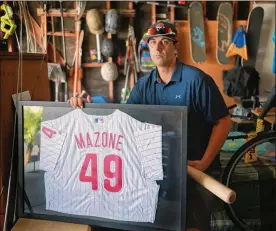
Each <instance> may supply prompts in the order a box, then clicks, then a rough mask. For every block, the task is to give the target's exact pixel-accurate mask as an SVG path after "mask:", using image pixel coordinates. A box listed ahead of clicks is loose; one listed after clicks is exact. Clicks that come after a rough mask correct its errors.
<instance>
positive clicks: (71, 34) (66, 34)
mask: <svg viewBox="0 0 276 231" xmlns="http://www.w3.org/2000/svg"><path fill="white" fill-rule="evenodd" d="M47 35H51V36H62V32H54V33H52V32H48V33H47ZM64 36H65V37H76V34H75V33H73V32H64Z"/></svg>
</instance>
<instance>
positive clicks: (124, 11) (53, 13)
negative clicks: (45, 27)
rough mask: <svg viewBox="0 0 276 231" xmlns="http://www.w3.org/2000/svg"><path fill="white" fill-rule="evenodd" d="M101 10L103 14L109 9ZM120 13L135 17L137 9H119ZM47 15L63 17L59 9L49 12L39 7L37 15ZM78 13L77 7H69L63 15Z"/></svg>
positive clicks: (69, 15)
mask: <svg viewBox="0 0 276 231" xmlns="http://www.w3.org/2000/svg"><path fill="white" fill-rule="evenodd" d="M99 11H100V12H101V13H103V14H106V13H107V11H108V9H99ZM118 11H119V14H121V15H123V16H126V17H135V10H129V9H119V10H118ZM45 14H46V15H47V17H61V13H60V10H59V9H53V8H50V9H49V10H48V11H47V12H45V11H44V10H43V9H37V15H38V16H44V15H45ZM77 15H78V12H77V10H75V9H67V10H64V12H63V17H75V16H77ZM85 15H86V11H85V12H84V14H83V16H82V17H85Z"/></svg>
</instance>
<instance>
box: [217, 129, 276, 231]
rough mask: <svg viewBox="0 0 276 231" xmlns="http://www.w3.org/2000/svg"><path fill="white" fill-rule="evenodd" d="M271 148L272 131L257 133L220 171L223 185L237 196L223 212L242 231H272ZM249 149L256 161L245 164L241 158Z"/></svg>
mask: <svg viewBox="0 0 276 231" xmlns="http://www.w3.org/2000/svg"><path fill="white" fill-rule="evenodd" d="M275 146H276V132H275V131H273V132H272V131H271V132H262V133H259V134H258V135H257V136H256V137H255V138H253V139H252V140H249V141H248V142H246V143H245V144H244V145H242V146H241V147H240V148H239V149H238V150H237V151H236V152H235V153H234V154H233V156H232V157H231V159H230V161H229V162H228V164H227V166H226V168H225V170H224V172H223V175H222V182H223V184H225V185H226V186H228V187H229V188H231V189H233V190H235V191H236V194H237V200H236V201H235V202H234V203H233V204H230V205H229V204H225V205H226V210H227V213H228V215H229V216H230V218H231V219H232V221H233V222H234V224H235V225H236V226H237V227H238V228H240V229H242V230H246V231H257V230H276V219H275V218H276V180H275V177H276V164H275V163H276V160H275V151H276V150H275ZM271 147H272V150H271ZM273 147H274V150H273ZM252 148H255V151H256V154H257V161H256V162H254V163H247V164H246V163H244V160H243V159H244V158H243V157H244V156H245V154H246V153H247V152H248V151H250V150H252Z"/></svg>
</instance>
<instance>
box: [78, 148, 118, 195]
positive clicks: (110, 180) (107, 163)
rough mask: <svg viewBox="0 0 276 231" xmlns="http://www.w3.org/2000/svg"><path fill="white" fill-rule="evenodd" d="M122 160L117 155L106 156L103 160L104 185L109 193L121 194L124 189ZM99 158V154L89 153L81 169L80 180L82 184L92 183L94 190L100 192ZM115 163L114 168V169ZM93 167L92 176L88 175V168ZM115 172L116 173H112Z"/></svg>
mask: <svg viewBox="0 0 276 231" xmlns="http://www.w3.org/2000/svg"><path fill="white" fill-rule="evenodd" d="M122 162H123V161H122V158H121V157H120V156H117V155H115V154H110V155H107V156H105V158H104V160H103V165H102V164H101V165H100V166H103V174H104V177H105V179H104V183H103V186H104V188H105V189H106V190H107V191H108V192H119V191H120V190H121V189H122V175H123V171H122ZM97 163H98V157H97V154H94V153H88V154H86V156H85V159H84V162H83V165H82V167H81V171H80V176H79V179H80V181H82V182H90V183H91V185H92V190H98V188H99V187H98V181H99V180H98V172H99V171H98V165H97ZM112 163H114V168H112V167H111V166H112ZM89 164H90V167H91V175H86V172H87V169H88V166H89ZM112 170H114V171H112Z"/></svg>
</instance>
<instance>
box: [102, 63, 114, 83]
mask: <svg viewBox="0 0 276 231" xmlns="http://www.w3.org/2000/svg"><path fill="white" fill-rule="evenodd" d="M101 75H102V77H103V79H104V80H105V81H113V80H116V79H117V77H118V69H117V66H116V64H115V63H112V62H106V63H104V64H103V66H102V68H101Z"/></svg>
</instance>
